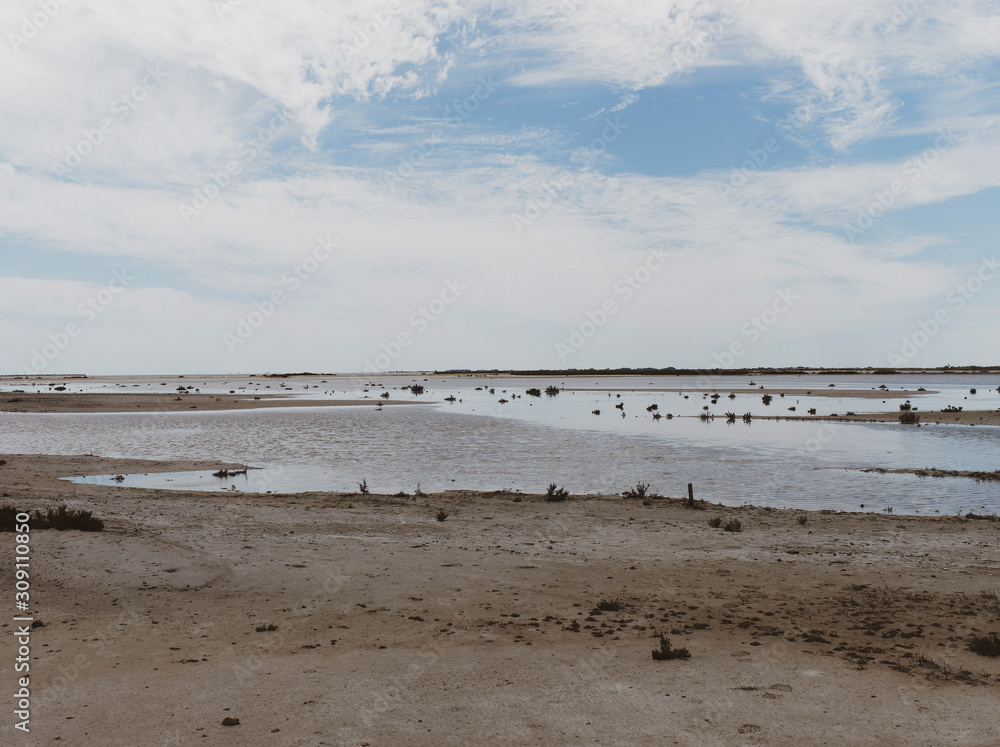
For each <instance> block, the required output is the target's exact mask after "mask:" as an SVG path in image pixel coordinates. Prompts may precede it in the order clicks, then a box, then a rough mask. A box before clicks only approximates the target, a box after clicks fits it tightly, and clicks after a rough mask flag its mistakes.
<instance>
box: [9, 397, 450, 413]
mask: <svg viewBox="0 0 1000 747" xmlns="http://www.w3.org/2000/svg"><path fill="white" fill-rule="evenodd" d="M383 404H385V405H421V404H423V405H426V404H433V403H432V402H430V401H423V400H412V399H410V400H401V399H381V398H376V397H373V398H371V399H352V400H332V399H299V398H294V397H289V396H287V395H282V394H270V393H268V394H265V395H260V397H257V396H255V395H249V394H181V393H179V392H165V393H163V394H122V393H119V392H115V393H113V394H103V393H86V394H82V393H77V394H63V393H62V392H54V393H45V394H33V393H5V394H4V395H3V396H0V412H136V411H138V412H181V411H187V410H252V409H258V408H262V407H344V406H349V405H371V406H372V407H378V406H380V405H383Z"/></svg>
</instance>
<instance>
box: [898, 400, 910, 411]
mask: <svg viewBox="0 0 1000 747" xmlns="http://www.w3.org/2000/svg"><path fill="white" fill-rule="evenodd" d="M899 409H900V410H912V409H913V405H911V404H910V400H906V402H904V403H903V404H901V405H900V406H899Z"/></svg>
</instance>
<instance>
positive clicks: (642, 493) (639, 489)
mask: <svg viewBox="0 0 1000 747" xmlns="http://www.w3.org/2000/svg"><path fill="white" fill-rule="evenodd" d="M622 496H623V497H624V498H659V497H660V496H659V494H658V493H656V492H653V491H651V490H650V489H649V483H648V482H637V483H636V484H635V487H634V488H629V489H628V490H626V491H625V492H624V493H622Z"/></svg>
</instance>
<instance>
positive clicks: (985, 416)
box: [716, 410, 1000, 427]
mask: <svg viewBox="0 0 1000 747" xmlns="http://www.w3.org/2000/svg"><path fill="white" fill-rule="evenodd" d="M913 412H914V414H915V415H917V416H918V417H919V418H920V422H921V423H923V424H924V425H927V424H934V425H994V426H996V425H1000V410H962V411H961V412H940V411H939V412H931V411H924V410H914V411H913ZM716 417H717V418H718V416H716ZM753 419H754V420H833V421H835V422H839V423H899V412H898V411H897V412H866V413H860V414H857V415H754V416H753ZM907 427H913V426H907Z"/></svg>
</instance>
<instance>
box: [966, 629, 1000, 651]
mask: <svg viewBox="0 0 1000 747" xmlns="http://www.w3.org/2000/svg"><path fill="white" fill-rule="evenodd" d="M969 651H971V652H972V653H974V654H979V655H980V656H1000V634H998V633H987V634H986V635H974V636H972V640H971V641H969Z"/></svg>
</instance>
